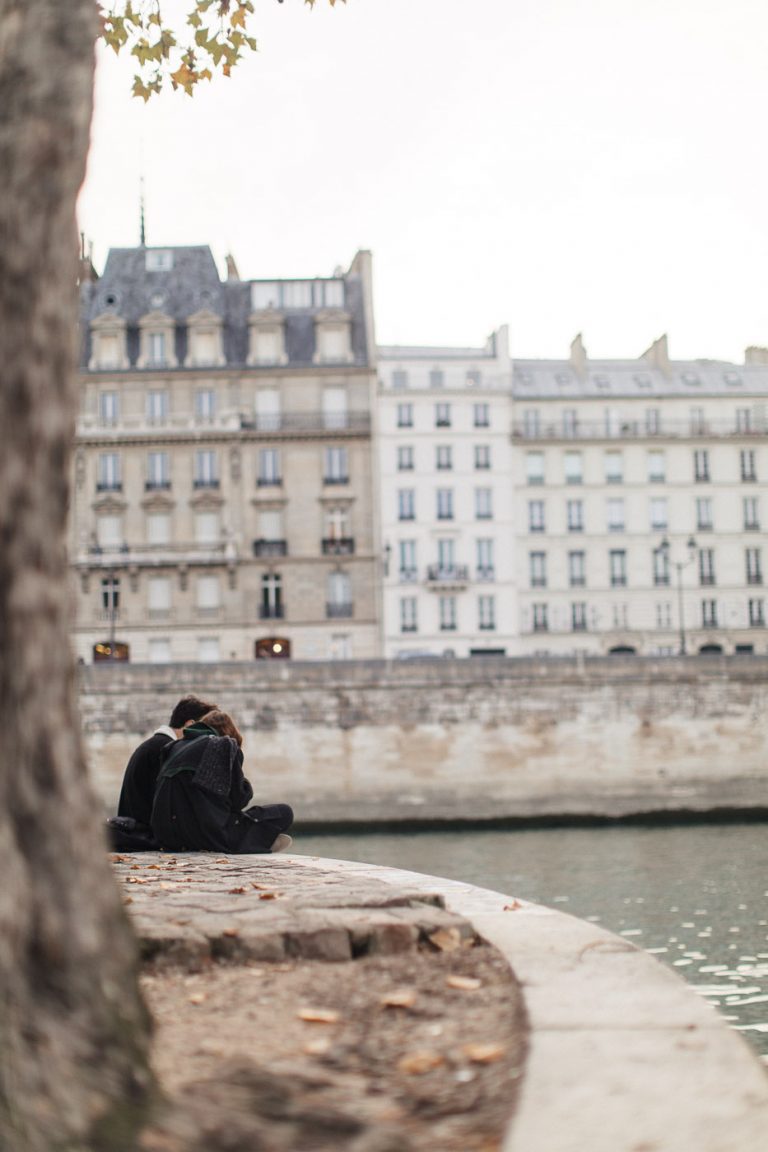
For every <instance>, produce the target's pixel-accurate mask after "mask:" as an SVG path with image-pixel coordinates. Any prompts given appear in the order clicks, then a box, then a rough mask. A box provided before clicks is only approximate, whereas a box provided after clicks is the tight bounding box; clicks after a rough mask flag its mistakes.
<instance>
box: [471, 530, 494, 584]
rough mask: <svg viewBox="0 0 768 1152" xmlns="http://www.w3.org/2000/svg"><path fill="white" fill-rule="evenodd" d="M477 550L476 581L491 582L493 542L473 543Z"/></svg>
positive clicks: (480, 541)
mask: <svg viewBox="0 0 768 1152" xmlns="http://www.w3.org/2000/svg"><path fill="white" fill-rule="evenodd" d="M475 546H476V549H477V579H478V580H493V577H494V558H493V551H494V550H493V540H489V539H483V540H477V541H476V542H475Z"/></svg>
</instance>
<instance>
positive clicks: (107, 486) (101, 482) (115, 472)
mask: <svg viewBox="0 0 768 1152" xmlns="http://www.w3.org/2000/svg"><path fill="white" fill-rule="evenodd" d="M98 476H99V479H98V481H97V485H96V486H97V488H98V490H99V491H100V492H119V491H120V490H121V488H122V487H123V485H122V482H121V480H120V457H119V455H118V454H117V452H102V453H101V455H100V456H99V472H98Z"/></svg>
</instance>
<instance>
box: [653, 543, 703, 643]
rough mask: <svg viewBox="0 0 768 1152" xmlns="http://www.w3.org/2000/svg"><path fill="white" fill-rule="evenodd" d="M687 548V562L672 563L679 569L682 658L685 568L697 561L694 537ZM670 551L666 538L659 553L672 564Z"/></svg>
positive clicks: (678, 611) (678, 597)
mask: <svg viewBox="0 0 768 1152" xmlns="http://www.w3.org/2000/svg"><path fill="white" fill-rule="evenodd" d="M686 548H687V549H688V559H687V560H673V561H672V563H673V564H674V566H675V568H676V569H677V613H678V618H679V620H680V655H681V656H685V655H686V647H685V616H684V614H683V568H687V567H688V566H689V564H693V562H694V560H695V559H696V548H697V544H696V541H695V540H694V538H693V536H689V537H688V543H687V544H686ZM670 551H671V549H670V545H669V540H667V538H666V536H664V537H663V539H662V541H661V544H659V552H660V553H661V554H662V555H663V556H665V557H666V562H667V563H669V562H670Z"/></svg>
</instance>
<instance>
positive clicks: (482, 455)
mask: <svg viewBox="0 0 768 1152" xmlns="http://www.w3.org/2000/svg"><path fill="white" fill-rule="evenodd" d="M490 466H491V448H490V445H489V444H475V468H477V469H481V468H490Z"/></svg>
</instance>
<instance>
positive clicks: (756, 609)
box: [749, 599, 765, 628]
mask: <svg viewBox="0 0 768 1152" xmlns="http://www.w3.org/2000/svg"><path fill="white" fill-rule="evenodd" d="M749 626H750V628H764V627H765V604H764V601H763V600H762V599H760V600H750V601H749Z"/></svg>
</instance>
